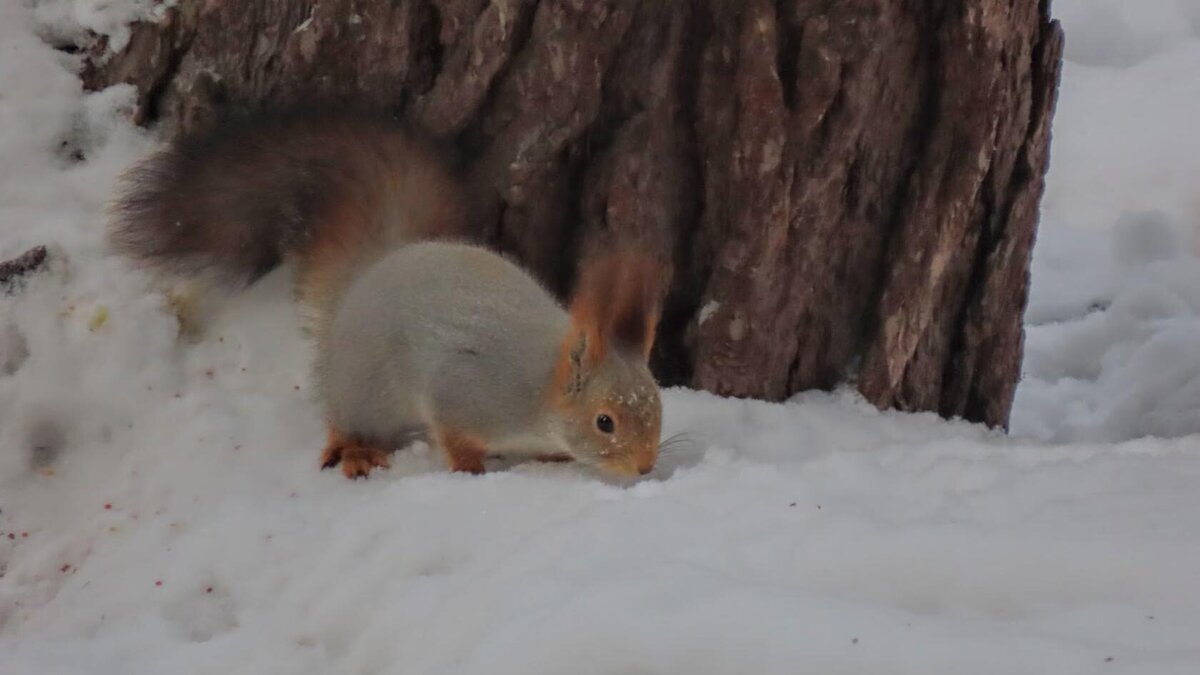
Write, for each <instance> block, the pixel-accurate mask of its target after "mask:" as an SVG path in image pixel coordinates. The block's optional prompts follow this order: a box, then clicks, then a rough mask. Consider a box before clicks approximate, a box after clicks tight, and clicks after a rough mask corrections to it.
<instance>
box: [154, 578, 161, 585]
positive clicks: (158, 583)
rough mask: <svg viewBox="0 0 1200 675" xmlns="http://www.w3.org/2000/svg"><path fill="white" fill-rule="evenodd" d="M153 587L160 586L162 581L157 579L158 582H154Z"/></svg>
mask: <svg viewBox="0 0 1200 675" xmlns="http://www.w3.org/2000/svg"><path fill="white" fill-rule="evenodd" d="M154 585H155V586H162V579H159V580H158V581H155V582H154Z"/></svg>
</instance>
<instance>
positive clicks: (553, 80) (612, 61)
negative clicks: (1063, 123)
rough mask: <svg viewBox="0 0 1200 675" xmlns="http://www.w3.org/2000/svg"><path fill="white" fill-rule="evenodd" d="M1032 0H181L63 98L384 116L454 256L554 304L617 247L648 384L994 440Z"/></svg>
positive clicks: (146, 107) (1027, 206) (1052, 62)
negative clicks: (441, 186)
mask: <svg viewBox="0 0 1200 675" xmlns="http://www.w3.org/2000/svg"><path fill="white" fill-rule="evenodd" d="M1048 5H1049V3H1048V0H837V1H834V0H790V1H789V0H778V1H776V2H768V1H767V0H678V1H675V2H660V1H657V0H654V1H652V0H643V1H640V2H639V1H637V0H490V1H489V0H320V1H319V2H318V1H317V0H255V1H252V2H234V1H232V0H180V1H179V2H178V4H177V5H176V6H175V7H174V8H173V9H171V10H169V11H168V12H166V14H165V17H164V18H163V19H161V20H159V21H156V22H148V23H142V24H139V25H137V26H135V28H134V31H133V37H132V39H131V41H130V42H129V43H128V45H127V46H126V47H125V48H124V49H122V50H121V51H120V52H119V53H116V54H110V53H108V50H107V47H106V46H105V45H104V44H103V43H102V42H100V43H97V44H94V45H92V48H91V52H90V54H91V56H90V57H89V59H88V64H87V66H86V69H85V82H86V84H87V86H89V87H91V88H99V87H104V86H107V85H110V84H114V83H118V82H128V83H132V84H134V85H135V86H136V87H137V90H138V92H139V93H138V103H139V107H138V113H137V114H138V119H139V121H140V122H142V123H146V124H149V123H155V122H157V123H161V124H163V125H164V126H166V127H168V128H176V127H189V126H192V125H194V124H197V123H199V122H201V121H203V120H206V119H208V118H209V117H210V116H211V115H213V114H214V113H215V112H216V111H218V110H219V109H221V108H223V107H225V106H229V105H237V106H246V105H259V104H267V105H271V104H280V103H287V102H293V101H297V100H304V99H312V98H321V99H329V98H333V99H344V100H348V101H349V100H352V101H355V102H359V103H366V104H369V105H376V106H380V107H387V108H389V109H392V110H394V111H396V112H397V113H399V114H403V115H405V116H407V117H409V118H410V119H412V120H415V121H416V122H418V123H419V124H421V125H422V126H423V127H424V128H426V129H427V130H429V132H430V133H432V134H435V135H437V136H439V137H442V138H446V139H450V140H453V141H455V142H457V143H458V144H459V146H460V147H463V148H465V152H466V153H467V154H468V155H469V156H470V158H471V159H472V160H473V162H474V164H475V165H476V166H478V167H482V169H481V175H484V176H486V177H487V185H488V191H489V192H490V193H491V194H490V196H491V197H492V199H491V208H489V209H488V210H487V214H486V215H485V216H484V217H482V218H481V220H480V223H479V225H480V234H481V235H482V236H485V237H486V238H487V239H488V240H489V241H491V242H493V243H494V244H495V245H497V246H499V247H501V248H503V249H505V250H508V251H511V252H513V253H515V254H516V255H518V256H519V257H520V258H522V259H523V260H525V261H526V262H527V264H529V265H530V266H531V267H532V268H533V269H534V270H535V271H536V272H537V273H538V274H540V275H541V276H542V278H543V279H544V280H546V281H547V283H548V284H550V285H551V287H553V288H555V289H556V290H557V291H559V292H562V291H563V290H565V286H566V284H567V283H568V281H569V279H570V276H571V272H572V267H573V262H572V261H573V260H574V259H575V256H576V254H577V253H578V251H579V250H580V247H581V246H584V245H587V244H588V243H589V242H591V241H595V240H599V239H602V238H604V237H639V238H641V239H642V240H643V241H645V242H647V244H646V245H647V246H648V247H650V248H651V249H652V250H655V251H657V253H658V254H659V255H661V257H662V259H663V260H664V263H669V264H667V265H666V267H667V268H669V269H670V270H672V272H673V282H672V284H671V290H670V294H669V297H668V302H667V307H666V312H665V314H664V319H663V323H662V325H661V330H660V338H659V345H658V348H657V349H656V353H655V357H654V365H655V368H656V371H657V373H658V375H659V377H660V378H661V379H662V380H663V381H664V382H666V383H672V384H675V383H680V384H690V385H693V386H696V387H700V388H704V389H708V390H711V391H714V392H717V393H720V394H728V395H737V396H749V397H756V398H765V399H782V398H785V397H787V396H789V395H790V394H792V393H794V392H796V391H799V390H803V389H809V388H818V387H819V388H826V387H831V386H833V385H835V384H837V383H838V382H841V381H844V380H847V379H849V380H852V381H855V382H857V386H858V387H859V389H860V390H861V391H862V393H863V394H864V395H865V396H866V397H867V398H868V399H869V400H871V401H873V402H875V403H876V404H878V405H880V406H884V407H888V406H890V407H896V408H900V409H905V410H933V411H938V412H940V413H941V414H943V415H947V416H959V415H960V416H963V417H965V418H967V419H970V420H977V421H983V422H986V423H988V424H991V425H1005V424H1006V423H1007V419H1008V413H1009V409H1010V406H1011V402H1012V396H1013V392H1014V389H1015V386H1016V381H1017V377H1018V374H1019V368H1020V359H1021V351H1022V339H1023V338H1022V328H1021V317H1022V314H1023V311H1024V307H1025V301H1026V292H1027V285H1028V265H1029V256H1030V248H1031V246H1032V242H1033V238H1034V231H1035V228H1036V222H1037V210H1038V203H1039V200H1040V198H1041V194H1042V178H1043V174H1044V172H1045V169H1046V164H1047V149H1048V145H1049V130H1050V120H1051V117H1052V113H1053V108H1054V100H1055V92H1056V89H1057V84H1058V77H1059V64H1060V55H1061V50H1062V42H1063V38H1062V32H1061V30H1060V29H1059V27H1058V25H1057V23H1056V22H1053V21H1051V20H1050V17H1049V6H1048Z"/></svg>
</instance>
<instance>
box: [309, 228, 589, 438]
mask: <svg viewBox="0 0 1200 675" xmlns="http://www.w3.org/2000/svg"><path fill="white" fill-rule="evenodd" d="M569 325H570V321H569V318H568V316H567V313H566V311H565V310H564V309H562V307H560V306H559V304H558V303H557V302H556V301H555V299H554V298H553V297H552V296H551V295H550V294H549V292H547V291H546V290H544V289H543V288H542V287H541V286H540V285H539V284H538V283H537V282H536V281H534V279H533V278H532V277H531V276H530V275H529V274H527V273H525V272H524V271H523V270H521V269H520V268H519V267H517V266H516V265H514V264H513V263H511V262H509V261H508V260H507V259H505V258H503V257H501V256H499V255H497V254H495V253H493V252H491V251H488V250H486V249H483V248H480V247H476V246H470V245H465V244H455V243H440V242H429V243H418V244H411V245H408V246H404V247H401V248H399V249H397V250H395V251H393V252H391V253H389V254H387V255H386V256H384V257H383V258H381V259H380V260H378V261H377V262H375V263H374V264H373V265H372V266H371V267H370V268H369V269H367V270H366V271H365V272H364V273H363V274H362V275H361V276H360V277H358V278H357V279H356V280H355V281H354V282H352V283H351V284H350V286H349V287H348V288H347V289H346V292H345V293H344V294H343V296H342V299H341V301H340V302H339V303H338V306H337V308H336V310H335V311H334V313H333V315H332V317H331V318H330V327H329V329H328V331H327V333H326V335H325V336H324V337H323V339H324V341H325V344H324V345H323V346H322V348H321V349H320V350H319V357H318V358H319V361H318V364H317V376H318V387H319V389H320V391H321V395H322V398H323V399H324V400H325V401H326V403H327V405H328V407H329V412H330V415H331V421H332V422H333V423H334V424H336V425H339V426H341V427H343V428H354V429H361V430H364V431H366V432H368V433H370V434H371V435H373V436H384V437H386V436H387V435H389V434H391V433H393V431H389V430H394V429H395V428H396V427H397V426H399V427H401V428H405V427H414V428H415V427H422V426H427V425H428V423H429V422H430V417H431V416H432V413H433V411H434V410H437V411H439V412H438V417H439V421H440V423H442V424H446V425H451V426H454V427H458V428H469V429H472V430H474V431H475V432H476V433H480V434H484V435H486V436H487V437H489V438H492V439H494V440H496V441H499V440H501V439H502V438H503V437H504V436H505V435H506V434H507V433H508V431H507V430H512V429H530V428H532V427H535V426H536V425H537V424H538V419H537V417H538V415H539V413H541V412H542V411H543V410H544V407H545V401H544V398H545V389H546V383H547V382H548V381H549V380H550V379H551V378H552V377H553V372H552V371H553V369H554V366H555V364H556V362H557V360H558V358H557V357H558V354H559V350H560V347H561V345H562V343H563V341H564V340H565V339H566V336H567V331H568V328H569ZM395 383H404V386H402V387H397V386H395Z"/></svg>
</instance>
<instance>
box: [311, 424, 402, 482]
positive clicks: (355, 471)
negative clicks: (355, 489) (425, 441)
mask: <svg viewBox="0 0 1200 675" xmlns="http://www.w3.org/2000/svg"><path fill="white" fill-rule="evenodd" d="M339 464H341V466H342V473H343V474H345V476H346V478H366V477H367V474H369V473H371V469H373V468H375V467H379V468H381V469H386V468H388V467H390V466H391V465H392V461H391V460H390V459H389V458H388V452H387V451H386V450H383V449H382V448H380V447H378V446H375V445H368V444H365V443H357V442H347V441H344V440H342V439H341V438H340V437H338V436H337V435H336V434H332V433H331V434H330V435H329V445H328V446H327V447H326V448H325V451H324V452H322V453H321V468H322V469H331V468H333V467H335V466H337V465H339Z"/></svg>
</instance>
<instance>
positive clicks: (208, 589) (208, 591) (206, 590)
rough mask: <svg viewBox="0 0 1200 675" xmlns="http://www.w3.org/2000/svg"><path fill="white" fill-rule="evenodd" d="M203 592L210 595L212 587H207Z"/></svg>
mask: <svg viewBox="0 0 1200 675" xmlns="http://www.w3.org/2000/svg"><path fill="white" fill-rule="evenodd" d="M204 592H205V593H212V586H209V587H208V588H206V589H204Z"/></svg>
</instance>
